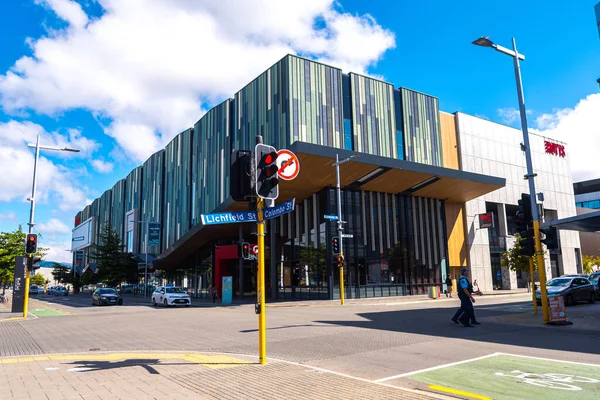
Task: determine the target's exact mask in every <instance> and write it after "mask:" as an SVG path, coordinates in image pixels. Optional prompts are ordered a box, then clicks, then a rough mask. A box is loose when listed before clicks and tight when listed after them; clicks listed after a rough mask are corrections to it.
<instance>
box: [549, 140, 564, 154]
mask: <svg viewBox="0 0 600 400" xmlns="http://www.w3.org/2000/svg"><path fill="white" fill-rule="evenodd" d="M544 149H545V150H546V153H547V154H554V155H555V156H559V157H563V158H564V157H566V156H567V153H566V152H565V146H564V145H562V144H558V143H554V142H550V141H548V140H544Z"/></svg>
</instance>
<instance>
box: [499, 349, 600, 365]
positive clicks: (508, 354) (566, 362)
mask: <svg viewBox="0 0 600 400" xmlns="http://www.w3.org/2000/svg"><path fill="white" fill-rule="evenodd" d="M496 354H497V355H503V356H513V357H521V358H530V359H532V360H542V361H554V362H560V363H564V364H575V365H585V366H588V367H597V368H600V365H599V364H589V363H582V362H577V361H564V360H556V359H553V358H544V357H534V356H522V355H520V354H511V353H496Z"/></svg>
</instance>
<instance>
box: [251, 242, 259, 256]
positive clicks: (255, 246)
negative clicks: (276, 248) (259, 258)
mask: <svg viewBox="0 0 600 400" xmlns="http://www.w3.org/2000/svg"><path fill="white" fill-rule="evenodd" d="M252 253H254V254H258V245H257V244H255V245H254V246H252Z"/></svg>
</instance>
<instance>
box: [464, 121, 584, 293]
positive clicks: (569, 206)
mask: <svg viewBox="0 0 600 400" xmlns="http://www.w3.org/2000/svg"><path fill="white" fill-rule="evenodd" d="M456 116H457V125H458V142H459V144H458V146H459V157H460V162H461V168H462V170H463V171H468V172H475V173H479V174H484V175H492V176H497V177H502V178H505V179H506V186H505V187H504V188H502V189H499V190H496V191H494V192H492V193H488V194H486V195H484V196H481V197H479V198H477V199H475V200H472V201H469V202H467V204H466V210H467V230H468V233H469V234H468V246H469V263H470V267H471V273H472V276H473V279H478V282H479V284H480V286H481V288H482V290H484V288H485V290H491V289H492V271H491V261H490V252H489V243H488V242H489V241H488V232H487V230H477V229H476V228H478V221H477V220H476V216H477V214H481V213H485V212H486V207H485V202H486V201H487V202H493V203H501V204H512V205H516V204H517V201H518V200H519V199H520V198H521V193H529V186H528V183H527V181H526V180H524V179H523V176H524V175H525V174H526V166H525V153H523V152H522V151H521V147H520V143H522V141H523V135H522V133H521V130H519V129H514V128H511V127H508V126H505V125H501V124H497V123H494V122H491V121H488V120H485V119H481V118H477V117H473V116H470V115H467V114H462V113H457V114H456ZM544 140H545V139H544V138H543V137H542V136H538V135H536V134H532V133H530V146H531V154H532V160H533V170H534V172H535V173H537V177H536V178H535V184H536V191H537V192H538V193H539V192H543V193H544V196H545V201H544V208H546V209H551V210H557V213H558V218H566V217H570V216H574V215H577V213H576V211H575V198H574V195H573V181H572V178H571V167H570V163H569V156H570V154H569V149H568V147H567V146H566V145H565V149H566V157H565V158H562V157H559V156H556V155H552V154H546V153H545V148H544ZM552 141H553V140H552ZM553 142H556V141H553ZM561 144H564V143H561ZM499 209H500V208H499ZM500 220H501V221H502V220H503V217H501V218H500ZM560 239H561V248H562V255H561V256H559V260H560V261H559V262H561V266H562V268H563V270H564V273H565V274H568V273H576V272H577V266H576V261H575V248H579V247H580V244H579V234H578V232H575V231H561V232H560ZM512 243H513V242H512V241H510V240H509V241H508V243H507V245H511V244H512ZM546 270H547V276H551V275H550V261H549V256H548V255H547V262H546ZM513 280H515V279H513V278H512V277H511V279H510V281H511V282H512V281H513ZM515 281H516V280H515Z"/></svg>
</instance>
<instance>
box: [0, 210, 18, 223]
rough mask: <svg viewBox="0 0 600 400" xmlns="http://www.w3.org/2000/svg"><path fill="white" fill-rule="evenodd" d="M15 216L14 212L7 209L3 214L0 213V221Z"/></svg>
mask: <svg viewBox="0 0 600 400" xmlns="http://www.w3.org/2000/svg"><path fill="white" fill-rule="evenodd" d="M16 218H17V216H16V215H15V213H14V212H12V211H9V212H7V213H4V214H0V221H14V220H15V219H16Z"/></svg>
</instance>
